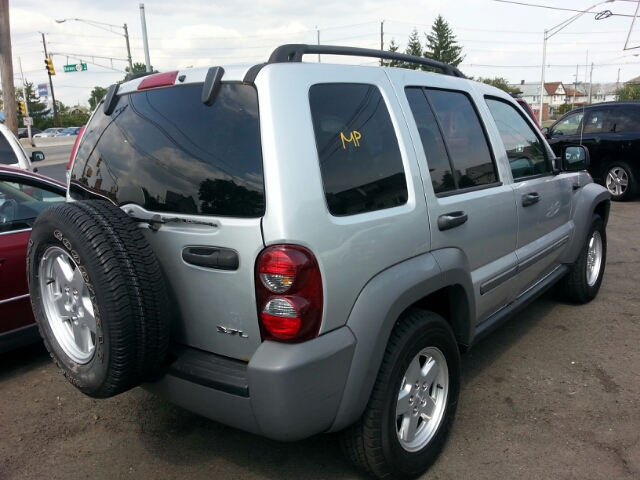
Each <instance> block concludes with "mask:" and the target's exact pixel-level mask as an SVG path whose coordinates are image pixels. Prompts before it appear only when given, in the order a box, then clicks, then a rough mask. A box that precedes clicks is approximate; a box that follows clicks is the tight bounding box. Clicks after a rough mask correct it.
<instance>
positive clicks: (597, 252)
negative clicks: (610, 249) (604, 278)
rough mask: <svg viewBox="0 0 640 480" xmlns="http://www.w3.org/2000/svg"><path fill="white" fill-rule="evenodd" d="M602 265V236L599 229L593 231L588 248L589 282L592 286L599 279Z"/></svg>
mask: <svg viewBox="0 0 640 480" xmlns="http://www.w3.org/2000/svg"><path fill="white" fill-rule="evenodd" d="M601 265H602V237H601V236H600V232H598V231H597V230H596V231H595V232H593V235H592V236H591V239H590V240H589V248H588V250H587V284H588V285H589V286H590V287H592V286H593V285H595V283H596V281H597V280H598V275H599V274H600V266H601Z"/></svg>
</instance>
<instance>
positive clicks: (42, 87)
mask: <svg viewBox="0 0 640 480" xmlns="http://www.w3.org/2000/svg"><path fill="white" fill-rule="evenodd" d="M38 95H39V96H40V97H48V96H49V85H47V84H46V83H39V84H38Z"/></svg>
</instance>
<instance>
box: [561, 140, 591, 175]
mask: <svg viewBox="0 0 640 480" xmlns="http://www.w3.org/2000/svg"><path fill="white" fill-rule="evenodd" d="M589 163H590V162H589V150H587V148H586V147H584V146H582V145H576V146H565V147H562V170H564V171H565V172H578V171H580V170H585V169H586V168H588V167H589Z"/></svg>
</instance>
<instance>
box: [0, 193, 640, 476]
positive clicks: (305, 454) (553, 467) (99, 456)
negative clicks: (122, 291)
mask: <svg viewBox="0 0 640 480" xmlns="http://www.w3.org/2000/svg"><path fill="white" fill-rule="evenodd" d="M608 245H609V250H608V261H607V267H606V273H605V277H604V282H603V284H602V290H601V291H600V295H599V296H598V298H596V300H594V301H593V302H592V303H590V304H588V305H584V306H572V305H567V304H563V303H560V302H558V301H557V300H555V299H554V297H553V296H552V295H550V294H549V295H546V296H544V297H542V298H541V299H539V300H538V301H536V302H535V303H534V304H532V305H531V306H529V307H528V308H527V309H526V310H525V311H524V312H522V313H521V314H520V315H518V316H517V317H516V318H514V319H512V320H511V321H510V322H508V323H507V324H505V325H504V326H503V327H502V328H500V329H499V330H498V331H496V332H495V333H493V334H492V335H491V336H489V337H488V338H487V339H486V340H484V341H483V342H481V343H480V344H479V345H477V346H476V347H474V349H473V350H472V351H471V352H470V353H469V354H467V355H466V356H464V357H463V366H462V391H461V394H460V406H459V408H458V415H457V420H456V423H455V426H454V430H453V434H452V435H451V438H450V440H449V442H448V444H447V446H446V448H445V451H444V452H443V454H442V455H441V457H440V458H439V460H438V462H437V463H436V464H435V465H434V467H433V468H432V469H431V470H430V471H429V472H428V473H427V474H426V475H425V476H424V478H431V479H456V478H466V479H485V478H486V479H508V478H519V479H536V480H538V479H541V478H554V479H569V478H575V479H602V478H607V479H612V478H615V479H632V478H633V479H638V478H640V403H639V398H640V308H639V306H640V289H639V285H640V199H639V200H636V201H634V202H631V203H615V204H613V205H612V211H611V219H610V222H609V226H608ZM336 440H337V439H336V438H335V436H334V435H320V436H317V437H313V438H311V439H308V440H305V441H302V442H298V443H292V444H285V443H278V442H274V441H271V440H266V439H263V438H260V437H256V436H254V435H250V434H247V433H244V432H241V431H238V430H234V429H231V428H228V427H225V426H222V425H219V424H217V423H215V422H212V421H209V420H207V419H204V418H202V417H199V416H197V415H194V414H192V413H189V412H187V411H184V410H181V409H179V408H177V407H174V406H172V405H171V404H168V403H166V402H164V401H162V400H159V399H157V398H155V397H154V396H152V395H151V394H149V393H147V392H145V391H143V390H141V389H135V390H133V391H131V392H128V393H126V394H123V395H120V396H119V397H116V398H113V399H110V400H101V401H98V400H92V399H90V398H88V397H85V396H83V395H82V394H80V393H78V392H77V391H76V390H75V389H74V388H73V387H72V386H71V384H69V383H68V382H67V381H66V380H65V379H64V378H63V376H62V375H61V374H60V373H59V372H58V371H57V369H56V367H55V366H54V365H53V363H52V362H51V360H50V359H49V358H48V356H47V354H46V352H45V350H44V348H43V347H42V346H41V345H35V346H33V347H30V348H24V349H21V350H17V351H15V352H11V353H8V354H4V355H0V479H3V480H5V479H6V480H8V479H17V478H47V479H58V478H60V479H65V480H70V479H79V478H110V479H115V478H136V479H147V478H149V479H200V478H202V479H205V478H206V479H210V478H242V479H254V478H255V479H258V478H260V479H282V478H292V479H293V478H295V479H298V478H303V477H304V478H313V479H321V478H332V479H333V478H338V479H355V478H363V477H361V476H359V475H358V473H357V472H356V471H355V470H354V469H353V468H352V467H351V464H350V463H349V462H348V461H347V460H346V458H345V457H343V455H342V453H341V452H340V449H339V448H338V446H337V442H336Z"/></svg>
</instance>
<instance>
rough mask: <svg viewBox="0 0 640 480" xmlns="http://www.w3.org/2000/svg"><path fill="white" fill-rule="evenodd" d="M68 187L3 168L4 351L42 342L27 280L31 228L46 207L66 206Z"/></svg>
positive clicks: (0, 272) (0, 311) (0, 336)
mask: <svg viewBox="0 0 640 480" xmlns="http://www.w3.org/2000/svg"><path fill="white" fill-rule="evenodd" d="M65 194H66V192H65V186H64V184H62V183H59V182H56V181H55V180H52V179H50V178H47V177H43V176H41V175H38V174H35V173H32V172H28V171H24V170H18V169H15V168H8V167H4V166H0V352H5V351H7V350H11V349H13V348H16V347H19V346H22V345H26V344H28V343H32V342H36V341H39V340H41V337H40V335H39V333H38V327H37V325H36V323H35V320H34V318H33V311H32V309H31V303H30V301H29V289H28V286H27V277H26V256H27V243H28V241H29V235H30V233H31V227H32V225H33V222H34V221H35V219H36V217H37V216H38V214H39V213H40V212H41V211H42V210H44V209H45V208H47V207H49V206H51V205H55V204H59V203H64V201H65Z"/></svg>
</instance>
